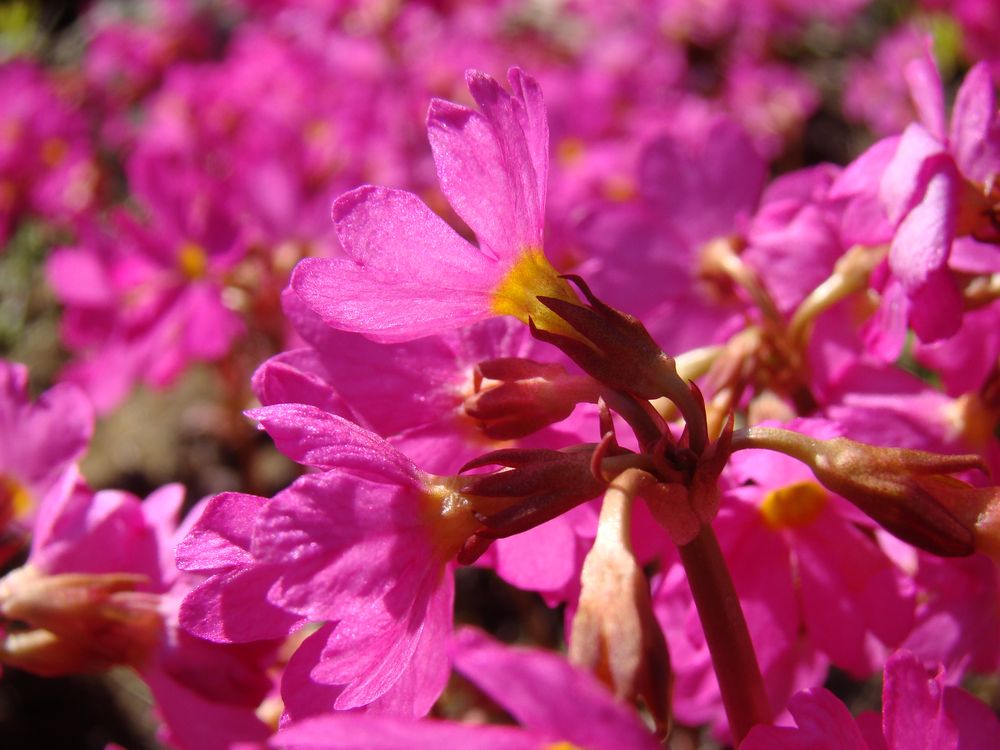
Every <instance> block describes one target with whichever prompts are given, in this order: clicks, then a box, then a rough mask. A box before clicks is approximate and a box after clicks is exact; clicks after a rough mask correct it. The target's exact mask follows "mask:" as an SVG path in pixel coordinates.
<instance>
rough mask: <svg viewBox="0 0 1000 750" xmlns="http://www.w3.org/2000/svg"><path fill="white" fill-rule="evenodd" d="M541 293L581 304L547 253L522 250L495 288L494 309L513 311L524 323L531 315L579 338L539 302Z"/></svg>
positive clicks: (552, 328)
mask: <svg viewBox="0 0 1000 750" xmlns="http://www.w3.org/2000/svg"><path fill="white" fill-rule="evenodd" d="M538 297H555V298H556V299H561V300H565V301H566V302H571V303H573V304H575V305H578V304H580V300H579V298H578V297H577V296H576V294H574V293H573V290H572V288H571V287H570V285H569V284H567V283H566V281H564V280H563V279H560V278H559V275H558V274H557V273H556V270H555V269H554V268H553V267H552V264H551V263H549V261H548V258H546V257H545V254H544V253H543V252H542V251H541V250H538V249H528V250H525V251H524V252H522V253H521V256H520V257H519V258H518V259H517V262H515V263H514V265H513V266H512V267H511V269H510V270H509V271H508V272H507V275H506V276H504V277H503V279H502V280H501V281H500V283H499V284H498V285H497V288H496V289H495V290H494V291H493V304H492V308H493V312H495V313H496V314H497V315H513V316H514V317H515V318H517V319H518V320H520V321H523V322H524V323H527V322H528V318H531V319H532V320H534V322H535V325H536V326H538V327H539V328H543V329H545V330H547V331H552V332H553V333H559V334H562V335H564V336H572V337H573V338H579V335H578V334H577V333H576V332H575V331H573V329H572V328H570V326H569V325H568V324H567V323H566V321H564V320H563V319H562V318H560V317H559V316H558V315H556V314H555V313H554V312H552V311H551V310H549V308H547V307H546V306H545V305H543V304H542V303H541V302H539V301H538Z"/></svg>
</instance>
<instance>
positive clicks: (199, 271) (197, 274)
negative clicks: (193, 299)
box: [177, 242, 208, 281]
mask: <svg viewBox="0 0 1000 750" xmlns="http://www.w3.org/2000/svg"><path fill="white" fill-rule="evenodd" d="M177 265H178V267H179V268H180V269H181V273H183V274H184V275H185V276H186V277H187V278H189V279H191V280H192V281H196V280H197V279H200V278H201V277H202V276H204V275H205V271H206V270H207V269H208V255H207V253H206V252H205V249H204V248H203V247H202V246H201V245H198V244H196V243H194V242H185V243H184V244H183V245H181V247H180V250H178V251H177Z"/></svg>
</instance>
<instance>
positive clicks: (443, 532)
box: [423, 478, 480, 562]
mask: <svg viewBox="0 0 1000 750" xmlns="http://www.w3.org/2000/svg"><path fill="white" fill-rule="evenodd" d="M438 480H439V481H437V482H428V483H427V485H426V486H425V489H424V495H423V504H424V508H423V510H424V523H425V525H426V526H427V529H428V530H429V531H430V535H431V543H432V545H433V547H434V550H435V552H436V553H437V554H438V557H439V558H440V559H441V561H442V562H447V561H448V560H451V559H453V558H454V557H455V555H457V554H458V551H459V550H460V549H461V548H462V545H463V544H465V540H466V539H468V538H469V537H470V536H472V534H473V533H475V531H476V529H478V528H479V526H480V523H479V521H478V520H477V519H476V517H475V516H474V515H473V512H472V510H473V509H472V503H471V502H470V501H469V498H467V497H466V496H465V495H463V494H462V493H460V492H458V491H456V490H455V489H453V488H452V487H451V486H449V483H448V481H447V479H445V478H438Z"/></svg>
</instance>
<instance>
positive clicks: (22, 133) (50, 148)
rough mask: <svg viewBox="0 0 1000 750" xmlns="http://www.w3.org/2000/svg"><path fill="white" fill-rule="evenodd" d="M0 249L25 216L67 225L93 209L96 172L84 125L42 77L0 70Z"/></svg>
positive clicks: (34, 70)
mask: <svg viewBox="0 0 1000 750" xmlns="http://www.w3.org/2000/svg"><path fill="white" fill-rule="evenodd" d="M0 90H3V92H4V96H3V99H2V100H0V248H2V247H3V246H5V245H6V242H7V237H8V235H9V233H10V232H11V231H12V230H13V228H14V227H15V223H16V222H17V221H18V220H19V219H20V218H21V216H22V215H23V214H25V213H29V212H31V213H36V214H40V215H42V216H43V217H45V218H46V219H49V220H53V221H56V222H59V223H62V224H65V223H68V222H70V221H72V220H74V219H76V218H79V217H80V216H82V215H84V214H85V213H86V212H87V211H89V210H90V209H92V208H93V207H94V204H95V203H96V198H97V188H98V170H97V164H96V161H95V159H94V155H93V152H92V147H91V144H90V142H89V140H88V138H87V123H86V122H85V120H84V118H83V116H82V114H81V113H80V112H79V111H76V110H74V109H73V108H72V106H71V105H70V103H69V102H67V101H65V100H64V99H63V98H62V97H61V96H59V95H58V92H57V90H56V88H55V86H54V84H53V82H52V81H50V80H49V78H48V77H47V76H46V74H45V72H44V71H43V70H42V69H41V68H39V67H37V66H35V65H34V64H32V63H29V62H27V61H25V60H13V61H8V62H5V63H2V64H0Z"/></svg>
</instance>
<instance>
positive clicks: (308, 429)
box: [246, 404, 418, 485]
mask: <svg viewBox="0 0 1000 750" xmlns="http://www.w3.org/2000/svg"><path fill="white" fill-rule="evenodd" d="M246 414H247V416H248V417H250V418H251V419H255V420H257V421H258V422H260V426H261V427H262V428H263V429H265V430H267V432H268V434H269V435H270V436H271V438H272V439H273V440H274V442H275V445H277V446H278V449H279V450H280V451H281V452H282V453H284V454H285V455H287V456H288V457H289V458H291V459H293V460H295V461H298V462H299V463H301V464H305V465H306V466H312V467H314V468H318V469H331V468H334V467H337V468H342V469H349V470H351V471H353V472H357V473H360V474H365V475H369V476H374V477H376V478H377V479H379V480H381V481H399V482H403V483H410V484H414V485H415V483H416V482H417V478H416V477H417V471H418V470H417V468H416V467H415V466H414V465H413V464H412V463H411V462H410V460H409V459H408V458H407V457H406V456H404V455H403V454H402V453H400V452H399V451H398V450H396V449H395V448H393V447H392V446H391V445H390V444H389V443H387V442H386V441H385V440H383V439H382V438H380V437H379V436H378V435H376V434H374V433H372V432H369V431H368V430H365V429H364V428H362V427H359V426H358V425H356V424H354V423H353V422H349V421H348V420H346V419H344V418H343V417H338V416H335V415H333V414H329V413H327V412H325V411H322V410H320V409H317V408H316V407H315V406H309V405H307V404H275V405H274V406H264V407H261V408H259V409H251V410H250V411H248V412H246Z"/></svg>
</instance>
